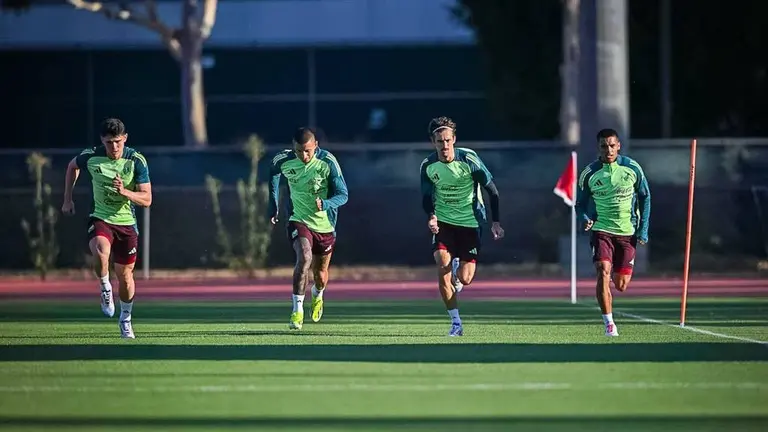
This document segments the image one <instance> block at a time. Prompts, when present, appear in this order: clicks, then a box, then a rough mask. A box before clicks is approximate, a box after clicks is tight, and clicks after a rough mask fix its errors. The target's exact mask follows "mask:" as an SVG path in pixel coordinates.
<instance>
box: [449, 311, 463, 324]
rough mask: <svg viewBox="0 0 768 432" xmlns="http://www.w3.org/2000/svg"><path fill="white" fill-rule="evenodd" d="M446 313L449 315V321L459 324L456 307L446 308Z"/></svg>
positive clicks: (459, 319)
mask: <svg viewBox="0 0 768 432" xmlns="http://www.w3.org/2000/svg"><path fill="white" fill-rule="evenodd" d="M448 315H450V316H451V321H453V322H454V323H456V324H461V318H460V317H459V310H458V309H448Z"/></svg>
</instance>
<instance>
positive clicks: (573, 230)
mask: <svg viewBox="0 0 768 432" xmlns="http://www.w3.org/2000/svg"><path fill="white" fill-rule="evenodd" d="M576 158H577V155H576V152H575V151H573V152H571V164H573V168H572V169H573V173H574V176H575V175H577V173H578V171H577V169H578V164H577V163H576ZM577 183H578V181H574V182H573V185H572V187H573V195H572V196H573V202H572V203H571V304H576V283H577V282H576V230H577V229H578V227H577V226H576V222H577V221H576V184H577Z"/></svg>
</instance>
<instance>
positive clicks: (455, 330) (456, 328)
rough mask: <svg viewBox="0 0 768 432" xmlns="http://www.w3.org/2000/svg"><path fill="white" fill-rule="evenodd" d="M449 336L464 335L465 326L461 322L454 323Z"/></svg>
mask: <svg viewBox="0 0 768 432" xmlns="http://www.w3.org/2000/svg"><path fill="white" fill-rule="evenodd" d="M448 336H452V337H453V336H464V328H463V327H462V326H461V323H456V322H455V323H452V324H451V331H449V332H448Z"/></svg>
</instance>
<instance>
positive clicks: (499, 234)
mask: <svg viewBox="0 0 768 432" xmlns="http://www.w3.org/2000/svg"><path fill="white" fill-rule="evenodd" d="M491 234H493V239H494V240H498V239H502V238H504V228H502V227H501V224H500V223H498V222H494V223H493V224H491Z"/></svg>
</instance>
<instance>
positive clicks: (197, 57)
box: [180, 36, 208, 148]
mask: <svg viewBox="0 0 768 432" xmlns="http://www.w3.org/2000/svg"><path fill="white" fill-rule="evenodd" d="M185 39H186V40H185V41H184V43H182V44H181V62H180V63H181V64H180V66H181V120H182V127H183V129H184V145H185V146H187V147H195V148H201V147H208V128H207V126H206V121H205V119H206V116H205V92H204V90H203V67H202V65H201V57H202V51H203V50H202V42H201V41H200V40H196V38H195V37H194V36H193V37H189V38H185Z"/></svg>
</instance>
